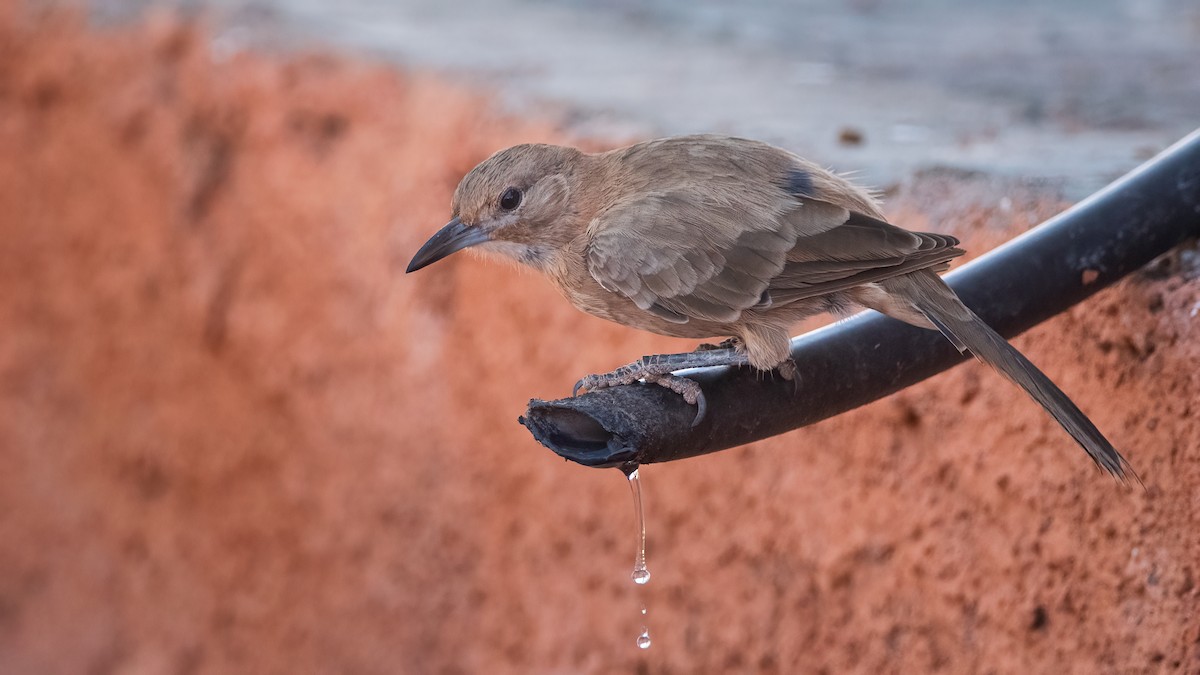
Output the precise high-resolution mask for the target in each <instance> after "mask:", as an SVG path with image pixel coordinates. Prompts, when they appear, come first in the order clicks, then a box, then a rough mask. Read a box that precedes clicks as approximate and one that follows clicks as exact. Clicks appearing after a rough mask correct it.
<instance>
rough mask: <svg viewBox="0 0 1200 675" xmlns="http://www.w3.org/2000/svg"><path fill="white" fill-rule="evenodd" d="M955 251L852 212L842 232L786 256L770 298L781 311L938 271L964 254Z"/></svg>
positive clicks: (938, 239) (946, 243)
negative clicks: (905, 276)
mask: <svg viewBox="0 0 1200 675" xmlns="http://www.w3.org/2000/svg"><path fill="white" fill-rule="evenodd" d="M806 207H807V204H806ZM800 210H801V211H802V210H803V209H800ZM957 245H958V240H957V239H955V238H954V237H951V236H947V235H943V234H930V233H925V232H910V231H908V230H905V229H902V228H899V227H896V226H895V225H892V224H890V223H886V222H884V221H882V220H879V219H877V218H873V217H871V216H867V215H863V214H861V213H854V212H851V213H850V214H849V217H848V218H847V219H846V222H844V223H842V224H841V225H839V226H838V227H835V228H832V229H829V230H826V231H824V232H821V233H818V234H816V235H813V236H811V237H803V238H801V239H800V240H799V241H798V242H797V244H796V246H795V247H794V248H793V249H792V250H791V251H789V252H788V255H787V262H786V263H785V264H784V266H783V269H782V270H780V272H779V274H777V275H775V277H773V278H772V279H771V283H770V285H769V286H768V289H767V292H768V295H769V296H770V298H771V301H772V304H774V305H779V304H786V303H789V302H795V301H797V300H802V299H805V298H812V297H817V296H821V295H827V294H829V293H836V292H838V291H843V290H846V289H848V288H853V287H854V286H859V285H862V284H866V283H871V282H875V281H880V280H883V279H887V278H890V277H894V276H898V275H901V274H907V273H909V272H912V271H913V270H918V269H925V268H932V269H935V270H937V271H940V269H944V267H945V263H946V262H947V261H949V260H951V259H952V258H955V257H958V256H960V255H962V254H963V251H962V249H959V248H956V247H957Z"/></svg>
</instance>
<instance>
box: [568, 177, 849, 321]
mask: <svg viewBox="0 0 1200 675" xmlns="http://www.w3.org/2000/svg"><path fill="white" fill-rule="evenodd" d="M731 184H732V185H734V186H738V185H739V182H737V181H733V182H731ZM848 213H849V212H848V211H847V210H846V209H844V208H842V207H839V206H834V205H832V204H826V203H822V202H816V201H814V202H805V203H804V205H803V206H801V205H800V203H799V202H798V201H797V200H796V198H795V197H793V196H791V195H788V194H786V193H785V192H783V191H781V190H778V189H777V188H774V187H773V186H772V187H771V188H770V189H769V190H763V193H762V194H759V195H747V194H746V193H745V192H744V191H743V192H737V193H735V192H733V191H732V190H731V191H730V192H729V193H728V194H723V193H721V192H719V191H715V190H712V189H706V190H696V189H680V190H676V191H666V192H655V193H642V194H640V195H639V196H638V197H637V198H636V199H633V200H629V201H627V202H625V203H620V204H618V205H616V206H614V207H613V208H610V209H608V210H607V211H605V212H604V213H603V214H601V215H600V216H598V217H597V218H596V220H595V221H593V222H592V223H591V225H590V227H589V234H590V243H589V246H588V250H587V264H588V271H589V272H590V273H591V275H592V277H593V278H595V279H596V281H597V282H599V283H600V285H601V286H603V287H604V288H605V289H607V290H609V291H611V292H615V293H621V294H622V295H625V296H626V297H628V298H630V299H631V300H633V302H634V303H635V304H636V305H637V306H638V307H640V308H641V309H643V310H646V311H648V312H652V313H654V314H656V315H658V316H660V317H661V318H664V319H667V320H669V321H674V322H676V323H686V322H687V321H688V320H690V319H702V320H706V321H715V322H722V323H727V322H732V321H736V320H737V319H738V317H740V316H741V313H742V312H743V311H745V310H746V309H749V308H751V307H755V306H765V305H766V304H768V303H769V302H770V299H769V297H768V295H767V289H768V287H769V286H770V285H771V283H772V281H773V280H774V279H776V278H777V277H778V276H779V275H780V273H782V272H783V271H784V269H785V267H786V266H787V265H788V264H789V263H788V255H789V252H791V251H792V250H793V249H794V248H795V247H796V242H797V239H799V238H801V237H804V236H812V235H817V234H819V233H820V232H822V231H825V230H828V229H829V228H831V227H837V225H838V223H840V222H843V221H845V220H846V218H847V216H848ZM785 216H787V217H786V218H785Z"/></svg>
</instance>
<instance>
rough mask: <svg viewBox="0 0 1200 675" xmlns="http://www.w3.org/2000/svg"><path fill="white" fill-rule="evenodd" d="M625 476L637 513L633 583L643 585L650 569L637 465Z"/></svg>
mask: <svg viewBox="0 0 1200 675" xmlns="http://www.w3.org/2000/svg"><path fill="white" fill-rule="evenodd" d="M625 477H626V478H628V479H629V490H630V491H631V492H632V493H633V510H634V513H635V514H636V515H637V537H638V548H637V556H636V557H635V558H634V560H633V574H632V575H631V577H632V578H633V583H635V584H637V585H639V586H643V585H645V584H646V583H647V582H648V581H650V570H648V569H646V517H645V512H644V511H643V510H642V483H641V481H640V480H638V468H637V465H633V468H632V469H629V470H628V471H627V472H626V474H625Z"/></svg>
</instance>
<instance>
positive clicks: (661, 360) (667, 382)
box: [571, 347, 750, 426]
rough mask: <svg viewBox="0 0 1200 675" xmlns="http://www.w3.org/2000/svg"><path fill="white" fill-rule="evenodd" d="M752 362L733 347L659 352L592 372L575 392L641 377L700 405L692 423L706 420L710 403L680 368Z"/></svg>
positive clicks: (635, 379)
mask: <svg viewBox="0 0 1200 675" xmlns="http://www.w3.org/2000/svg"><path fill="white" fill-rule="evenodd" d="M749 363H750V360H749V358H748V357H747V356H746V355H745V354H743V353H740V352H738V351H737V350H736V349H733V348H732V347H723V348H716V349H705V350H701V351H694V352H687V353H684V354H655V355H652V356H643V357H642V358H640V359H638V360H637V361H634V362H633V363H630V364H628V365H624V366H621V367H620V368H617V369H616V370H614V371H612V372H611V373H603V374H599V375H588V376H587V377H585V378H583V379H581V380H579V381H578V382H576V383H575V388H574V389H573V390H572V392H571V395H572V396H574V395H576V394H578V393H579V392H580V391H581V390H585V389H586V390H587V391H595V390H597V389H606V388H608V387H616V386H620V385H625V384H633V383H634V382H637V381H638V380H645V381H646V382H647V383H651V384H657V385H659V386H661V387H666V388H667V389H670V390H671V391H673V392H675V393H677V394H679V395H680V396H682V397H683V400H685V401H687V402H688V403H690V404H692V405H695V406H696V418H695V419H694V420H692V426H696V425H697V424H699V423H700V421H701V420H703V419H704V415H705V413H706V412H707V410H708V406H707V404H706V402H705V400H704V392H703V391H701V389H700V385H699V384H697V383H696V382H695V381H694V380H689V379H687V378H686V377H681V376H679V375H673V374H672V373H674V372H675V371H677V370H685V369H687V368H706V367H709V366H744V365H748V364H749Z"/></svg>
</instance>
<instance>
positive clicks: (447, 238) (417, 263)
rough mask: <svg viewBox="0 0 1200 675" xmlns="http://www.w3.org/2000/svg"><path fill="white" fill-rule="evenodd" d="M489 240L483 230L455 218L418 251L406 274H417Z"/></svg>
mask: <svg viewBox="0 0 1200 675" xmlns="http://www.w3.org/2000/svg"><path fill="white" fill-rule="evenodd" d="M487 240H488V236H487V234H485V233H484V231H483V230H482V229H481V228H478V227H471V226H469V225H465V224H463V222H462V221H461V220H459V219H458V218H455V219H453V220H451V221H450V222H448V223H446V226H445V227H443V228H442V229H440V230H438V231H437V234H435V235H433V236H432V237H430V238H429V241H427V242H425V245H424V246H422V247H421V250H419V251H417V254H416V255H414V256H413V259H412V262H410V263H408V269H407V270H405V271H404V273H405V274H408V273H409V272H416V271H417V270H419V269H421V268H422V267H425V266H426V265H432V264H433V263H435V262H437V261H439V260H441V259H442V258H445V257H446V256H448V255H450V254H451V253H454V252H455V251H461V250H463V249H464V248H467V247H468V246H474V245H476V244H482V243H483V242H485V241H487Z"/></svg>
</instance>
